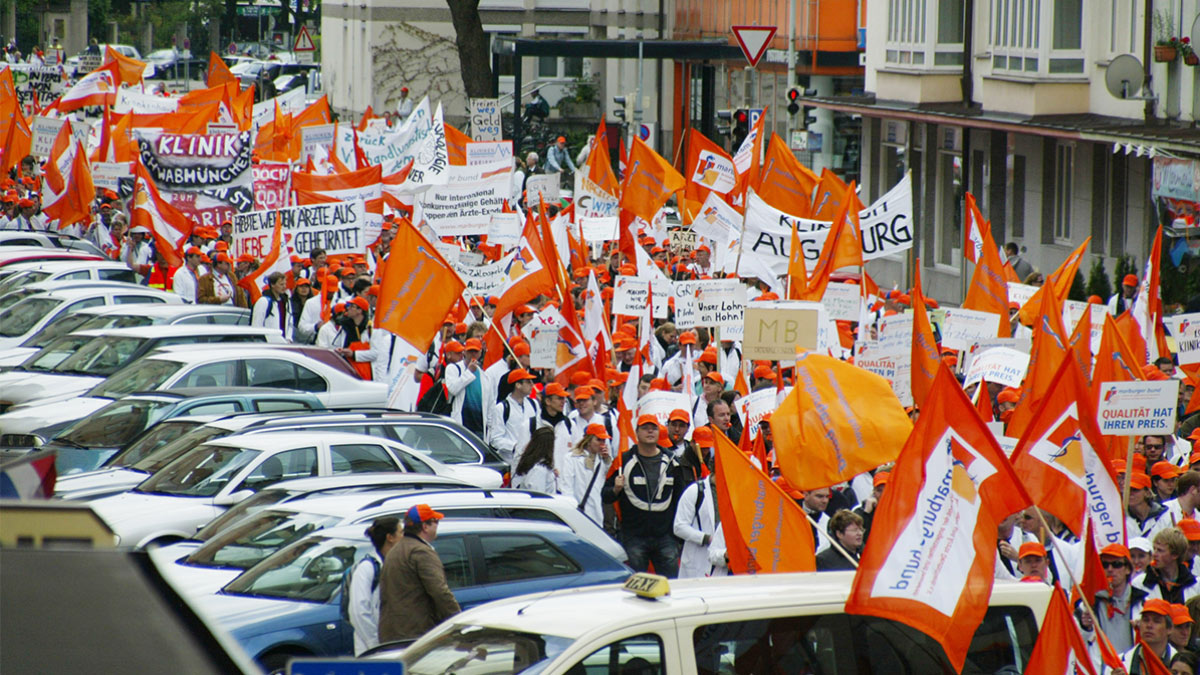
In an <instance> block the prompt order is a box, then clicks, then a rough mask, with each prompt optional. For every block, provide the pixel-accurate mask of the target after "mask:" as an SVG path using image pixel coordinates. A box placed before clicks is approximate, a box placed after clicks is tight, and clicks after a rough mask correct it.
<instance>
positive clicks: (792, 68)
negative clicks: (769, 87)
mask: <svg viewBox="0 0 1200 675" xmlns="http://www.w3.org/2000/svg"><path fill="white" fill-rule="evenodd" d="M787 22H788V37H787V69H788V73H787V90H788V91H791V90H792V89H795V87H796V0H788V16H787ZM793 117H794V115H792V114H791V113H788V114H787V115H786V116H785V117H784V122H785V124H786V125H787V126H786V127H785V130H786V132H787V136H786V138H787V140H788V145H789V146H790V145H791V143H792V131H793V129H794V128H795V127H794V126H793V123H792V118H793Z"/></svg>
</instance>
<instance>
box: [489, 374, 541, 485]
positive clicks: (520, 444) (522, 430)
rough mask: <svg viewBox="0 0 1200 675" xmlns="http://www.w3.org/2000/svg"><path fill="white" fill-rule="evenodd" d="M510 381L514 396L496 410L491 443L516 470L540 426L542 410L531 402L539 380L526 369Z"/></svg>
mask: <svg viewBox="0 0 1200 675" xmlns="http://www.w3.org/2000/svg"><path fill="white" fill-rule="evenodd" d="M507 379H508V383H509V384H511V385H512V392H510V393H509V395H508V396H506V397H505V398H504V399H503V400H501V401H500V402H499V403H497V404H496V405H495V406H494V407H493V408H492V419H491V420H489V421H488V429H487V431H488V438H487V442H488V444H489V445H491V446H492V447H493V448H495V449H496V452H498V453H500V456H501V457H503V458H504V460H505V461H506V462H508V465H509V467H511V468H516V466H517V462H518V461H520V459H521V453H522V452H524V451H525V446H526V445H527V444H528V443H529V437H530V436H531V435H532V434H533V430H534V428H536V425H537V419H538V406H537V403H536V402H534V401H533V399H531V398H529V394H530V393H531V392H532V391H533V381H534V380H535V379H536V378H534V376H533V375H530V374H529V371H527V370H525V369H524V368H517V369H515V370H513V371H512V372H510V373H509V374H508V378H507Z"/></svg>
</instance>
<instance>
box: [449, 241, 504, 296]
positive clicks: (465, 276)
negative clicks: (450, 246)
mask: <svg viewBox="0 0 1200 675" xmlns="http://www.w3.org/2000/svg"><path fill="white" fill-rule="evenodd" d="M455 248H457V247H455ZM515 255H517V252H516V251H510V252H509V253H508V254H507V255H505V256H504V257H502V258H501V259H500V260H498V261H496V262H493V263H488V264H486V265H468V264H466V261H464V260H462V256H459V258H460V259H459V261H458V263H457V264H455V265H454V270H455V271H456V272H458V276H459V277H461V278H462V280H463V281H464V282H466V284H467V292H468V293H470V294H471V295H478V296H482V297H484V298H486V297H487V296H489V295H496V294H498V293H499V292H500V291H502V290H504V284H505V281H506V280H507V277H506V276H505V273H506V272H507V270H508V266H509V265H510V264H511V263H512V259H513V257H514V256H515Z"/></svg>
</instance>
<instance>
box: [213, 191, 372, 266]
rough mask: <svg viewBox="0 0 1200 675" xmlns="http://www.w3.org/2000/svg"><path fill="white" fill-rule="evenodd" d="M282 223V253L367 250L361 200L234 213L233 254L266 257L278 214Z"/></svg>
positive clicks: (303, 256) (308, 253)
mask: <svg viewBox="0 0 1200 675" xmlns="http://www.w3.org/2000/svg"><path fill="white" fill-rule="evenodd" d="M276 213H278V214H279V217H280V220H281V222H282V224H283V238H284V243H283V248H284V249H286V250H282V251H280V255H282V256H285V257H286V256H290V255H293V254H295V255H298V256H300V257H302V258H308V257H309V256H310V254H311V253H312V250H313V249H315V248H323V249H325V251H326V252H328V253H329V255H344V254H354V253H358V254H362V253H365V252H366V250H367V242H366V240H365V238H364V237H363V227H364V226H365V225H366V220H367V218H366V208H365V207H364V205H363V202H362V201H359V200H356V201H352V202H332V203H329V204H312V205H309V206H292V207H288V208H286V209H277V210H266V211H251V212H249V213H235V214H234V215H233V219H232V220H233V250H232V251H231V253H232V254H233V257H235V258H236V257H237V256H240V255H242V254H244V253H249V254H250V255H252V256H254V257H256V258H259V259H260V260H261V259H262V258H264V257H266V255H267V253H268V249H269V247H270V246H271V237H272V235H273V234H274V232H275V214H276Z"/></svg>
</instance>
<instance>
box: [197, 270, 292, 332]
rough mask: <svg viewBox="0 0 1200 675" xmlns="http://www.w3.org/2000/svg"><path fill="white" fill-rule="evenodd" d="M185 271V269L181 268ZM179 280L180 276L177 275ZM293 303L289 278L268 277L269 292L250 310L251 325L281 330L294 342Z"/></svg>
mask: <svg viewBox="0 0 1200 675" xmlns="http://www.w3.org/2000/svg"><path fill="white" fill-rule="evenodd" d="M180 269H183V268H180ZM175 276H176V277H177V278H178V276H179V275H178V274H176V275H175ZM291 309H292V303H291V302H290V300H289V298H288V293H287V277H286V276H284V275H283V272H271V273H270V274H268V275H267V290H266V291H265V292H264V293H263V294H262V296H261V297H259V299H258V300H257V301H255V303H254V307H253V308H251V310H250V325H251V326H260V327H263V328H274V329H277V330H279V332H280V333H281V334H282V335H283V339H285V340H287V341H289V342H290V341H291V340H292V330H293V327H294V326H295V322H294V321H293V320H292V316H291Z"/></svg>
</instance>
